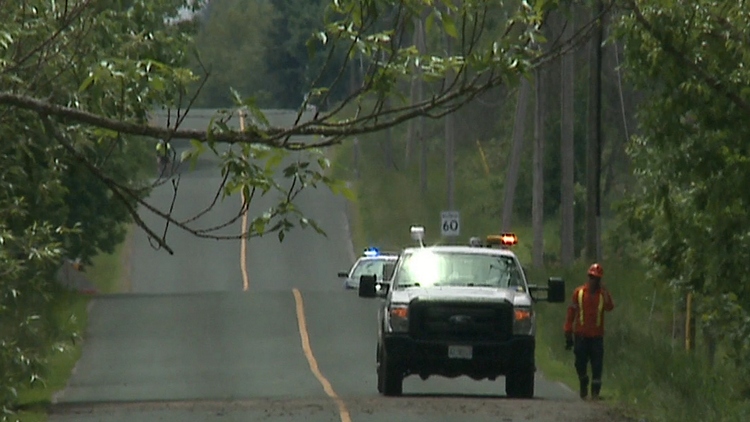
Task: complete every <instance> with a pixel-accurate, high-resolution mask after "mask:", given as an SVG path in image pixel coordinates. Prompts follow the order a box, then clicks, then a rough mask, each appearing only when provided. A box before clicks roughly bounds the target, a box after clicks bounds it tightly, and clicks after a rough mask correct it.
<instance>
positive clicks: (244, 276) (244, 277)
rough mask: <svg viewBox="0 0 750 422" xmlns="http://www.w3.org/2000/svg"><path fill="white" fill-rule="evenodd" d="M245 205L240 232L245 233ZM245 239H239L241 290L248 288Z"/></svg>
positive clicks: (243, 196) (243, 195) (243, 200)
mask: <svg viewBox="0 0 750 422" xmlns="http://www.w3.org/2000/svg"><path fill="white" fill-rule="evenodd" d="M242 203H243V204H245V193H244V192H243V193H242ZM247 211H248V209H247V207H246V206H245V207H243V213H242V234H245V233H247ZM247 241H248V239H245V238H241V239H240V271H241V272H242V290H243V291H245V292H246V291H247V290H248V289H249V288H250V276H248V274H247Z"/></svg>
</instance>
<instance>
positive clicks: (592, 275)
mask: <svg viewBox="0 0 750 422" xmlns="http://www.w3.org/2000/svg"><path fill="white" fill-rule="evenodd" d="M603 275H604V270H603V269H602V266H601V265H599V264H598V263H594V264H592V265H591V266H590V267H589V270H588V282H587V283H586V284H583V285H581V286H579V287H577V288H576V289H575V290H574V291H573V297H572V300H571V302H570V306H568V314H567V318H566V319H565V326H564V328H563V329H564V331H565V348H566V349H567V350H570V349H573V352H574V354H575V367H576V372H577V373H578V380H579V381H580V395H581V398H582V399H585V398H586V397H587V396H588V387H589V376H588V364H589V362H590V363H591V398H592V399H594V400H598V399H599V392H600V391H601V388H602V370H603V364H604V313H605V312H608V311H611V310H612V309H614V307H615V304H614V302H612V295H611V294H610V293H609V291H608V290H607V289H606V288H605V287H604V285H603V284H602V276H603Z"/></svg>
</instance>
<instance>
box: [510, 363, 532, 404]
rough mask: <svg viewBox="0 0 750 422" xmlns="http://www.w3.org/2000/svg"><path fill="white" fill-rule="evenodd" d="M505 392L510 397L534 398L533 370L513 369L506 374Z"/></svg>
mask: <svg viewBox="0 0 750 422" xmlns="http://www.w3.org/2000/svg"><path fill="white" fill-rule="evenodd" d="M505 394H506V395H507V396H508V397H510V398H518V399H531V398H534V370H533V369H526V370H521V371H513V372H511V373H509V374H508V375H506V376H505Z"/></svg>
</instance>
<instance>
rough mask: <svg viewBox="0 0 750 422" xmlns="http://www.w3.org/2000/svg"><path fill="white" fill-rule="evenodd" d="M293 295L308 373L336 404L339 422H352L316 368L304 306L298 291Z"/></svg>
mask: <svg viewBox="0 0 750 422" xmlns="http://www.w3.org/2000/svg"><path fill="white" fill-rule="evenodd" d="M292 293H294V303H295V305H296V308H297V325H298V326H299V337H300V340H301V341H302V350H303V351H304V352H305V357H306V358H307V363H309V364H310V371H312V373H313V375H315V378H317V379H318V382H320V385H322V386H323V390H324V391H325V392H326V394H328V397H330V398H331V399H333V401H335V402H336V405H337V406H338V408H339V415H340V416H341V422H352V417H351V415H350V414H349V409H347V408H346V403H344V400H342V399H341V397H339V395H338V394H336V392H335V391H334V390H333V386H332V385H331V383H330V381H328V379H326V377H325V376H323V373H322V372H320V368H318V361H317V360H316V359H315V355H313V352H312V348H311V347H310V336H309V335H308V334H307V321H306V320H305V304H304V302H303V301H302V293H300V291H299V290H298V289H292Z"/></svg>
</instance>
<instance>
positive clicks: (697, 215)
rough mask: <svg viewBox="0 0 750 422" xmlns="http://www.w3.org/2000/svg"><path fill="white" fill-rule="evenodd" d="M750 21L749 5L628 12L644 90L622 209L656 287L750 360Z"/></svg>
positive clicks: (632, 65)
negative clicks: (696, 311)
mask: <svg viewBox="0 0 750 422" xmlns="http://www.w3.org/2000/svg"><path fill="white" fill-rule="evenodd" d="M748 28H750V17H749V16H748V15H747V13H746V6H745V5H744V4H743V3H742V2H712V1H704V0H698V1H692V2H686V1H685V2H683V1H676V2H660V1H657V2H651V3H649V4H648V5H644V4H642V3H641V2H634V1H626V2H623V3H622V10H621V19H619V20H618V25H617V32H616V35H617V36H618V37H619V38H620V39H622V41H623V43H624V51H625V60H624V63H625V67H626V70H625V75H626V76H627V78H628V79H629V80H630V81H632V82H633V83H634V84H636V86H637V87H638V88H639V89H640V90H642V92H643V95H644V97H645V98H644V101H643V102H642V104H641V106H640V110H639V114H638V121H639V132H638V135H637V136H634V137H633V138H632V140H631V142H630V145H629V148H628V154H629V156H630V157H631V158H632V160H633V167H634V173H635V175H636V177H637V185H636V189H634V191H633V192H632V196H631V198H630V200H629V202H628V204H627V207H626V208H625V209H626V210H627V212H628V214H627V215H628V217H629V223H630V227H631V228H632V229H633V230H634V231H635V233H637V234H638V235H639V236H640V239H641V240H643V241H644V242H645V244H646V246H647V247H648V249H647V250H646V251H645V253H644V256H646V257H648V258H647V259H648V261H649V263H651V264H652V265H654V266H655V270H656V271H655V274H654V275H655V279H656V280H663V281H664V282H668V283H670V284H671V285H672V286H674V287H675V288H676V289H677V291H678V292H680V293H686V292H694V293H695V295H696V299H697V300H698V303H700V309H701V313H702V315H701V316H702V318H701V320H702V321H704V323H710V324H712V326H713V329H712V330H713V333H714V334H716V335H717V336H718V340H721V341H723V342H724V344H725V345H726V348H727V351H728V353H729V356H730V357H732V358H734V360H735V362H737V364H738V366H737V367H738V370H743V371H744V370H746V369H745V368H746V365H744V362H746V361H747V358H748V357H750V348H749V347H748V345H747V341H746V339H747V338H748V335H750V325H749V324H748V323H747V321H748V319H749V318H750V288H749V287H748V286H750V283H749V282H750V280H749V279H748V273H747V262H748V259H750V243H748V241H747V239H748V236H749V235H750V234H749V233H748V229H747V228H748V227H750V213H749V212H748V206H747V204H748V203H750V192H748V190H747V189H746V186H747V184H748V182H750V165H749V164H750V150H749V149H748V148H749V147H748V142H747V139H748V138H749V137H750V123H748V122H750V120H748V115H749V114H750V90H748V87H747V80H749V78H750V70H748V69H747V66H746V65H745V63H746V60H745V59H744V58H746V57H748V55H749V54H750V46H749V45H748V44H747V42H746V40H747V36H748Z"/></svg>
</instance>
